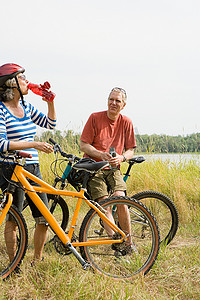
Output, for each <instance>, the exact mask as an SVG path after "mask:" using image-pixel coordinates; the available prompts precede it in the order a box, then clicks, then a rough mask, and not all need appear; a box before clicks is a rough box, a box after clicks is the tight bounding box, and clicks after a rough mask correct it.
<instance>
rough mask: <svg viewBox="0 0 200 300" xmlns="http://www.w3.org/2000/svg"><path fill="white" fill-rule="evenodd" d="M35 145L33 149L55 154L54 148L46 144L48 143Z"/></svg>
mask: <svg viewBox="0 0 200 300" xmlns="http://www.w3.org/2000/svg"><path fill="white" fill-rule="evenodd" d="M34 143H35V145H34V147H33V148H35V149H37V150H39V151H42V152H45V153H48V154H49V153H51V152H53V146H52V145H50V144H48V143H46V142H34Z"/></svg>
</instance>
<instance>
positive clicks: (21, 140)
mask: <svg viewBox="0 0 200 300" xmlns="http://www.w3.org/2000/svg"><path fill="white" fill-rule="evenodd" d="M24 71H25V69H24V68H22V67H20V66H19V65H16V64H12V63H9V64H5V65H2V66H0V152H5V151H8V150H25V152H28V153H30V154H32V158H31V159H30V158H29V159H26V165H25V169H26V170H28V171H29V172H31V173H32V174H34V175H35V176H37V177H39V178H42V177H41V174H40V169H39V159H38V150H40V151H43V152H45V153H48V154H49V153H50V152H52V151H53V147H52V146H51V145H50V144H48V143H46V142H35V141H34V135H35V134H36V125H39V126H40V127H44V128H47V129H53V128H54V127H55V126H56V113H55V107H54V103H53V102H52V103H50V102H47V101H46V100H45V99H44V98H43V100H44V101H46V102H47V105H48V114H47V116H45V115H44V114H43V113H41V112H39V111H38V110H37V109H36V108H34V107H33V106H32V105H31V104H30V103H27V102H26V101H24V97H23V96H24V95H27V94H28V87H27V85H28V80H26V77H25V75H24ZM20 98H21V99H20ZM12 163H13V162H12V161H8V160H6V161H5V160H3V158H1V157H0V188H1V190H2V191H3V192H4V191H5V190H6V188H7V185H8V181H7V180H6V179H10V178H11V175H12V171H13V168H12V167H11V165H10V164H12ZM26 197H27V196H26ZM40 197H41V199H42V200H43V202H44V203H45V205H46V206H47V207H48V199H47V196H46V194H44V193H42V194H40ZM27 198H28V197H27ZM28 201H29V205H30V208H31V210H32V215H33V217H34V218H35V221H36V228H35V233H34V260H41V259H42V251H43V247H44V244H45V241H46V236H47V229H48V226H47V225H48V224H47V223H46V220H45V219H44V217H43V216H42V215H41V213H40V211H39V210H38V209H37V208H36V206H35V205H34V204H33V202H32V201H31V200H30V198H29V199H28ZM23 202H24V191H23V190H22V189H20V188H18V189H17V190H16V192H15V193H14V195H13V203H14V204H15V206H17V208H18V209H19V211H22V209H23ZM15 231H16V225H15V223H14V222H13V221H12V219H9V218H8V219H7V221H6V226H5V240H6V244H7V245H8V243H9V246H7V248H8V255H9V257H10V259H12V257H13V255H14V251H15V244H16V234H15Z"/></svg>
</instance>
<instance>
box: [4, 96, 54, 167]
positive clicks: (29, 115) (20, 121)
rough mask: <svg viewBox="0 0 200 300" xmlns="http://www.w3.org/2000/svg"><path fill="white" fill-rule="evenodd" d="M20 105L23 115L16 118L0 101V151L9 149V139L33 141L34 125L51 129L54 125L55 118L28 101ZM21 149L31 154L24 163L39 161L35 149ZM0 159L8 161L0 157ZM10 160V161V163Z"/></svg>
mask: <svg viewBox="0 0 200 300" xmlns="http://www.w3.org/2000/svg"><path fill="white" fill-rule="evenodd" d="M21 105H22V103H21ZM22 107H23V109H24V117H23V118H17V117H15V116H14V115H13V114H12V113H11V112H10V111H9V110H8V109H7V107H6V106H5V105H4V103H3V102H0V152H5V151H8V150H9V143H10V141H14V142H17V141H20V142H25V141H26V142H30V141H33V140H34V136H35V134H36V125H39V126H40V127H43V128H46V129H53V128H55V126H56V120H51V119H50V118H49V117H47V116H45V115H44V114H43V113H42V112H39V111H38V110H37V109H36V108H35V107H34V106H32V105H31V104H30V103H27V102H26V101H25V107H24V106H23V105H22ZM23 151H24V152H27V153H30V154H32V158H27V159H26V164H34V163H39V158H38V152H37V150H36V149H33V148H32V149H24V150H23ZM0 161H4V162H8V161H5V160H3V159H2V158H1V157H0ZM12 162H13V161H10V163H12Z"/></svg>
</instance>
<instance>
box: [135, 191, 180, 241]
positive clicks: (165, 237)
mask: <svg viewBox="0 0 200 300" xmlns="http://www.w3.org/2000/svg"><path fill="white" fill-rule="evenodd" d="M131 198H134V199H136V200H139V201H140V202H142V203H143V204H144V205H145V206H147V207H148V208H149V209H150V210H151V211H152V213H153V215H154V217H155V218H156V221H157V223H158V226H159V230H160V237H161V242H160V243H161V244H162V245H168V244H169V243H170V242H171V241H172V240H173V238H174V237H175V235H176V232H177V230H178V224H179V215H178V210H177V208H176V206H175V204H174V202H173V201H172V200H171V199H170V198H169V197H167V196H166V195H164V194H162V193H159V192H155V191H143V192H140V193H137V194H135V195H133V196H132V197H131Z"/></svg>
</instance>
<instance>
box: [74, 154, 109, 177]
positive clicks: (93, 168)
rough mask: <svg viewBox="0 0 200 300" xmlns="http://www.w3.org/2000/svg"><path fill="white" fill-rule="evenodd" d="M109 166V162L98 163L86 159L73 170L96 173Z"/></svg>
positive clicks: (75, 165) (79, 162)
mask: <svg viewBox="0 0 200 300" xmlns="http://www.w3.org/2000/svg"><path fill="white" fill-rule="evenodd" d="M108 166H109V162H108V161H99V162H96V161H95V160H93V159H91V158H87V157H85V158H82V159H81V160H79V161H78V162H77V163H76V164H74V165H73V168H74V169H76V170H84V171H88V172H91V173H94V172H97V171H99V170H101V169H103V168H105V167H108Z"/></svg>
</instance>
